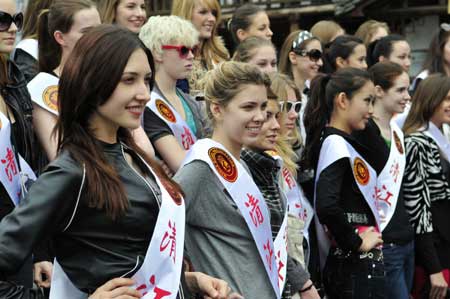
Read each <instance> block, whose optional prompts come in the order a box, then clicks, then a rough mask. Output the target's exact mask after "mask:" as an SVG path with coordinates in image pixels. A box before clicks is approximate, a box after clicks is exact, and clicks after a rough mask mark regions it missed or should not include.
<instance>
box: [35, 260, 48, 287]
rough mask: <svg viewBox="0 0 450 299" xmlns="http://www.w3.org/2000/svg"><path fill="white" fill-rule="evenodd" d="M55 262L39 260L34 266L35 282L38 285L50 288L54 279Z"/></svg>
mask: <svg viewBox="0 0 450 299" xmlns="http://www.w3.org/2000/svg"><path fill="white" fill-rule="evenodd" d="M52 271H53V264H52V263H50V262H46V261H44V262H39V263H35V264H34V266H33V273H34V282H35V283H36V284H37V286H38V287H41V288H47V289H48V288H50V284H51V281H52Z"/></svg>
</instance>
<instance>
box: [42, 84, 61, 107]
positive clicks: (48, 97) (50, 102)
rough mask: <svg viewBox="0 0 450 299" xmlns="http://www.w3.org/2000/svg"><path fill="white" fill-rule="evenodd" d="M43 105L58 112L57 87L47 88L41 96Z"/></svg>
mask: <svg viewBox="0 0 450 299" xmlns="http://www.w3.org/2000/svg"><path fill="white" fill-rule="evenodd" d="M42 99H44V104H45V105H47V107H48V108H50V109H51V110H53V111H58V85H52V86H49V87H47V88H46V89H45V90H44V93H43V94H42Z"/></svg>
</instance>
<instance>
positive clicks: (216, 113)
mask: <svg viewBox="0 0 450 299" xmlns="http://www.w3.org/2000/svg"><path fill="white" fill-rule="evenodd" d="M209 111H211V114H212V116H213V117H214V119H215V121H216V122H217V121H221V120H222V115H223V107H222V106H221V105H220V104H218V103H215V102H212V103H211V104H210V105H209Z"/></svg>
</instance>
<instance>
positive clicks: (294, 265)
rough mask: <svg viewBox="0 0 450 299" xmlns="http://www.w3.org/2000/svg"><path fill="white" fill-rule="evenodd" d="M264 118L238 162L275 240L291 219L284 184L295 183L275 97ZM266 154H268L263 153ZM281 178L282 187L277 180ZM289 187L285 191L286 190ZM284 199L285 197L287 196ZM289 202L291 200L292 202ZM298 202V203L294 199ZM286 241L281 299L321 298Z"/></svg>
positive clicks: (289, 204) (291, 208) (268, 103)
mask: <svg viewBox="0 0 450 299" xmlns="http://www.w3.org/2000/svg"><path fill="white" fill-rule="evenodd" d="M266 111H267V118H266V121H265V122H264V124H263V125H262V127H261V131H260V133H259V137H258V138H257V139H256V140H254V141H252V142H251V143H249V144H246V145H245V149H244V150H243V151H242V152H241V159H242V160H243V161H244V162H245V164H246V165H247V166H248V168H249V169H250V174H251V176H252V178H253V180H254V181H255V184H256V185H257V186H258V188H259V190H260V191H261V194H262V195H263V196H264V200H265V202H266V204H267V206H268V208H269V210H270V225H271V228H272V238H273V239H274V240H275V239H276V236H277V234H278V232H279V231H280V228H281V227H282V224H283V222H284V221H287V225H288V234H289V225H290V224H291V223H292V222H291V221H289V220H290V219H289V218H290V217H289V215H288V211H289V213H290V214H291V213H292V212H294V211H293V208H295V206H294V205H295V204H294V203H292V202H291V201H289V197H288V196H285V194H284V192H285V191H286V190H284V186H285V185H286V184H285V183H284V182H287V183H288V184H289V187H293V186H292V184H293V183H294V182H295V179H294V178H293V177H292V176H291V175H290V173H287V172H289V170H288V169H287V168H285V167H284V166H283V165H284V163H288V164H291V165H292V161H291V157H290V156H289V154H288V153H290V154H291V155H292V150H291V149H289V144H288V143H286V142H285V141H284V140H283V137H282V136H280V134H279V133H280V128H281V127H280V124H279V119H280V106H279V103H278V100H277V97H276V96H275V95H270V92H269V97H268V102H267V110H266ZM266 151H269V152H266ZM279 178H282V180H283V184H280V183H279V181H278V179H279ZM289 187H288V188H289ZM286 195H287V193H286ZM291 199H292V198H291ZM294 200H295V201H296V202H298V199H297V198H295V199H294ZM289 243H290V242H289V239H288V265H290V266H288V270H287V273H286V278H287V282H286V285H285V289H284V291H283V296H282V298H291V296H293V297H294V298H297V297H299V296H301V297H302V298H320V297H319V295H318V294H317V291H316V290H315V288H314V286H313V284H312V281H311V280H309V278H308V277H309V274H308V273H307V272H306V271H305V270H304V267H303V266H302V265H301V262H300V261H298V260H297V259H296V258H293V257H291V256H290V254H291V251H290V248H289Z"/></svg>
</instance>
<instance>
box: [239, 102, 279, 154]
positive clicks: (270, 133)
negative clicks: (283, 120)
mask: <svg viewBox="0 0 450 299" xmlns="http://www.w3.org/2000/svg"><path fill="white" fill-rule="evenodd" d="M266 112H267V118H266V120H265V122H264V124H263V125H262V127H261V132H260V133H259V136H258V138H257V139H256V140H255V141H254V142H253V143H250V144H245V146H246V147H248V148H250V149H253V150H256V151H267V150H274V149H275V145H276V143H277V139H278V136H279V133H280V124H279V123H278V118H279V115H280V106H279V105H278V101H276V100H269V101H268V102H267V109H266Z"/></svg>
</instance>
